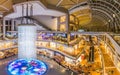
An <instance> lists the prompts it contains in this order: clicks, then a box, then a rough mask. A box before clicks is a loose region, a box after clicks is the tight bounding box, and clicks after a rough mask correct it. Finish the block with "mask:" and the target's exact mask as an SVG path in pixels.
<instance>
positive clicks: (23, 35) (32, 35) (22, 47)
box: [18, 24, 37, 59]
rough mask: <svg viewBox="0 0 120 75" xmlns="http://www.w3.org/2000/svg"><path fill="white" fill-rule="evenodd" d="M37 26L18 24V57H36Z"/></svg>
mask: <svg viewBox="0 0 120 75" xmlns="http://www.w3.org/2000/svg"><path fill="white" fill-rule="evenodd" d="M35 42H36V26H35V25H30V24H25V25H18V58H23V59H31V58H33V59H34V58H36V56H37V54H36V45H35Z"/></svg>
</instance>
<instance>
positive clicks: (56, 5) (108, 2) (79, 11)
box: [0, 0, 120, 30]
mask: <svg viewBox="0 0 120 75" xmlns="http://www.w3.org/2000/svg"><path fill="white" fill-rule="evenodd" d="M4 1H6V0H0V3H1V4H0V5H3V6H5V5H6V4H3V3H2V2H4ZM7 1H8V2H9V1H11V0H7ZM26 1H40V2H41V3H43V4H44V5H45V6H46V7H48V8H50V9H55V10H59V11H62V12H65V13H70V14H72V15H75V16H76V17H77V18H78V19H79V21H80V24H81V25H85V24H88V23H89V22H93V21H91V20H92V18H94V17H92V16H96V17H97V18H101V19H102V20H104V21H106V22H104V23H105V24H110V26H115V28H116V29H117V30H119V29H120V0H52V1H51V0H13V4H17V3H21V2H26ZM9 4H11V3H9ZM8 7H10V5H9V6H5V7H0V8H1V9H0V10H2V11H7V9H8ZM6 8H7V9H6ZM9 9H11V8H9ZM2 11H1V12H2ZM113 22H114V24H113Z"/></svg>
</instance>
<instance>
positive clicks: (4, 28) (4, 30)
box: [3, 18, 6, 38]
mask: <svg viewBox="0 0 120 75" xmlns="http://www.w3.org/2000/svg"><path fill="white" fill-rule="evenodd" d="M5 34H6V24H5V19H4V18H3V38H5Z"/></svg>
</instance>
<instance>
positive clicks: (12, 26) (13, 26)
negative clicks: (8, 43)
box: [11, 19, 15, 31]
mask: <svg viewBox="0 0 120 75" xmlns="http://www.w3.org/2000/svg"><path fill="white" fill-rule="evenodd" d="M14 28H15V23H14V19H12V25H11V30H12V31H14V30H15V29H14Z"/></svg>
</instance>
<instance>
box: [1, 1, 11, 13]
mask: <svg viewBox="0 0 120 75" xmlns="http://www.w3.org/2000/svg"><path fill="white" fill-rule="evenodd" d="M10 10H12V0H0V15H2V14H4V13H7V12H9V11H10Z"/></svg>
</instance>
